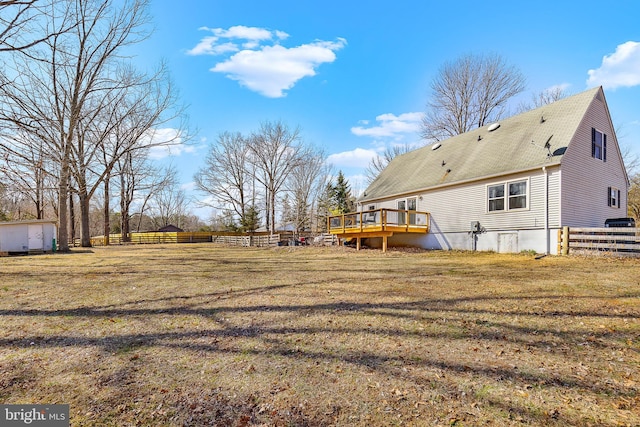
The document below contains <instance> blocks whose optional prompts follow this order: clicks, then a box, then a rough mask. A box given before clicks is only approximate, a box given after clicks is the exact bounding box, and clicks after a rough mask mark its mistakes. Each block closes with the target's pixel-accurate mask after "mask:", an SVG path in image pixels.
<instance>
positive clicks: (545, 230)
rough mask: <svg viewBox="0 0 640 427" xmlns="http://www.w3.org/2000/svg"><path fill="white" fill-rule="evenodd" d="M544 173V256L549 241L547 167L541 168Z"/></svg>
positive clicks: (547, 252) (546, 252) (548, 246)
mask: <svg viewBox="0 0 640 427" xmlns="http://www.w3.org/2000/svg"><path fill="white" fill-rule="evenodd" d="M542 172H543V173H544V239H545V246H544V248H545V255H549V251H550V241H549V173H548V172H547V167H546V166H543V167H542Z"/></svg>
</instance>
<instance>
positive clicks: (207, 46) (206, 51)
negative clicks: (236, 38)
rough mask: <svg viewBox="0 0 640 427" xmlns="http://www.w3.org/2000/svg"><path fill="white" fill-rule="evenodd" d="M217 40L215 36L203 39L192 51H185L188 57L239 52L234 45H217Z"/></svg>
mask: <svg viewBox="0 0 640 427" xmlns="http://www.w3.org/2000/svg"><path fill="white" fill-rule="evenodd" d="M218 40H219V38H218V37H215V36H209V37H205V38H203V39H202V40H200V43H198V44H197V45H196V46H195V47H194V48H193V49H190V50H188V51H187V54H188V55H194V56H196V55H223V54H225V53H228V52H237V51H238V50H240V49H239V48H238V46H236V45H235V44H234V43H221V44H217V42H218Z"/></svg>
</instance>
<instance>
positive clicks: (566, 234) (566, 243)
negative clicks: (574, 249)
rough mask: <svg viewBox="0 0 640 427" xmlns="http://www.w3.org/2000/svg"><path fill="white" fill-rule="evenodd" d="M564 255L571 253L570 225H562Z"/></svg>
mask: <svg viewBox="0 0 640 427" xmlns="http://www.w3.org/2000/svg"><path fill="white" fill-rule="evenodd" d="M562 255H569V227H567V226H564V227H562Z"/></svg>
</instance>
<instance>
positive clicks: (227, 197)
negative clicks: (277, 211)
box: [194, 132, 253, 223]
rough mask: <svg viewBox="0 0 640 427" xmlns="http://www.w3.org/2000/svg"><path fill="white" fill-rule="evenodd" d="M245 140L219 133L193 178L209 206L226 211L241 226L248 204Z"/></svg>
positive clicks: (238, 136)
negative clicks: (205, 196) (234, 216)
mask: <svg viewBox="0 0 640 427" xmlns="http://www.w3.org/2000/svg"><path fill="white" fill-rule="evenodd" d="M249 153H250V150H249V140H248V139H247V138H245V137H243V136H242V134H240V133H231V132H223V133H221V134H220V135H219V136H218V140H217V142H216V144H215V145H212V146H211V147H210V149H209V153H208V154H207V157H206V159H205V165H204V166H203V167H202V168H200V169H199V170H198V172H197V173H196V175H195V176H194V181H195V183H196V187H197V188H198V189H199V190H200V191H202V192H204V193H205V194H208V195H209V196H211V197H212V198H213V200H214V202H213V203H212V204H210V206H212V207H216V208H230V209H231V210H232V211H233V212H234V213H235V215H237V217H238V218H239V219H240V223H242V222H243V221H244V220H245V218H246V216H247V212H248V208H249V206H250V205H252V203H250V202H251V201H252V200H251V199H250V198H251V193H250V192H251V188H250V187H249V186H250V185H251V184H253V182H252V180H251V178H252V176H251V170H250V169H251V165H250V164H249Z"/></svg>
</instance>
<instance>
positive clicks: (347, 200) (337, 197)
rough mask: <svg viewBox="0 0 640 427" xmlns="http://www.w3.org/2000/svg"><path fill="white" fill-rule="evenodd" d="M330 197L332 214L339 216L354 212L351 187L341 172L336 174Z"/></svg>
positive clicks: (353, 198)
mask: <svg viewBox="0 0 640 427" xmlns="http://www.w3.org/2000/svg"><path fill="white" fill-rule="evenodd" d="M332 196H333V197H332V199H333V200H332V201H333V206H332V209H331V211H332V213H334V214H336V215H339V214H345V213H349V212H353V211H355V197H353V195H352V194H351V187H350V186H349V182H348V181H347V179H346V178H345V177H344V174H343V173H342V171H339V172H338V176H337V178H336V185H334V186H333V194H332Z"/></svg>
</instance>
